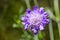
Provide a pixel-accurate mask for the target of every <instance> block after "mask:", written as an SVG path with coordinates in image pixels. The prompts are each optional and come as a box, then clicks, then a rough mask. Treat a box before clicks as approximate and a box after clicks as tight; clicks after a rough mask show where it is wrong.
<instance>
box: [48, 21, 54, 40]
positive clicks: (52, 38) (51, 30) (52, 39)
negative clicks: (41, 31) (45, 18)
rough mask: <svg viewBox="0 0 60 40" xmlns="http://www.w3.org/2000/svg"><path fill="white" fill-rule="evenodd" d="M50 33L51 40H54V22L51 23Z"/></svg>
mask: <svg viewBox="0 0 60 40" xmlns="http://www.w3.org/2000/svg"><path fill="white" fill-rule="evenodd" d="M49 32H50V40H54V35H53V28H52V21H50V24H49Z"/></svg>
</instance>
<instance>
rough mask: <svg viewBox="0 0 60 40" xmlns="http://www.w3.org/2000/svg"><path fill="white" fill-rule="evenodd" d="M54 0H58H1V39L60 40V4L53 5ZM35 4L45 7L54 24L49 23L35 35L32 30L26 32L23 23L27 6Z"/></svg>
mask: <svg viewBox="0 0 60 40" xmlns="http://www.w3.org/2000/svg"><path fill="white" fill-rule="evenodd" d="M54 1H56V0H0V40H52V39H53V40H60V39H59V29H60V14H59V11H57V10H58V9H59V8H60V6H59V4H58V5H57V6H59V7H58V8H57V6H56V5H55V6H56V7H55V6H53V5H54ZM55 3H56V2H55ZM59 3H60V0H59ZM56 4H57V3H56ZM34 5H37V6H38V7H44V8H45V9H46V11H47V12H48V13H49V16H50V20H51V21H52V23H51V24H52V26H49V25H48V24H47V26H46V27H45V30H43V31H40V32H39V33H38V35H34V34H33V33H32V32H31V31H30V30H29V31H27V32H26V31H25V30H24V25H22V23H21V22H22V20H21V17H22V16H23V15H24V14H25V11H26V9H27V7H30V8H31V9H32V7H33V6H34ZM55 8H56V9H57V10H55ZM56 11H57V12H56ZM55 13H56V14H57V13H58V14H59V15H58V16H57V15H56V14H55ZM51 24H50V25H51ZM52 36H53V37H52Z"/></svg>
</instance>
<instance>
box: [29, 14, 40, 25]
mask: <svg viewBox="0 0 60 40" xmlns="http://www.w3.org/2000/svg"><path fill="white" fill-rule="evenodd" d="M29 22H30V23H31V24H33V25H37V24H39V23H40V22H41V16H40V14H33V15H31V17H30V18H29Z"/></svg>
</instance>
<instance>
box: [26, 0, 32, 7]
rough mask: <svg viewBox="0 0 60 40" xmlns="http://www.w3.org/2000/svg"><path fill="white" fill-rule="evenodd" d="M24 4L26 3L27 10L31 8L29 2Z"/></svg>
mask: <svg viewBox="0 0 60 40" xmlns="http://www.w3.org/2000/svg"><path fill="white" fill-rule="evenodd" d="M25 2H26V5H27V8H31V7H30V2H29V0H25Z"/></svg>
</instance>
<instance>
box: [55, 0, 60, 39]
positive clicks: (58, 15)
mask: <svg viewBox="0 0 60 40" xmlns="http://www.w3.org/2000/svg"><path fill="white" fill-rule="evenodd" d="M54 9H55V14H56V21H57V24H58V31H59V39H60V14H59V4H58V0H54Z"/></svg>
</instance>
